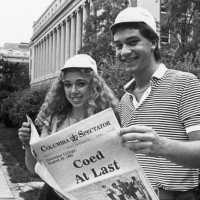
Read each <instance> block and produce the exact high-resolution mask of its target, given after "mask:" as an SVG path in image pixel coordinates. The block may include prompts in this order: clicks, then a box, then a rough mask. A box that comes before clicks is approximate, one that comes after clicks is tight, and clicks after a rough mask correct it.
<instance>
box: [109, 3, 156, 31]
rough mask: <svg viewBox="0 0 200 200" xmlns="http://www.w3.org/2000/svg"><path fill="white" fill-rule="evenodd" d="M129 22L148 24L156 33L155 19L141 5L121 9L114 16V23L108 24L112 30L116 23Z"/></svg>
mask: <svg viewBox="0 0 200 200" xmlns="http://www.w3.org/2000/svg"><path fill="white" fill-rule="evenodd" d="M130 22H144V23H145V24H147V25H148V26H150V27H151V28H152V29H153V31H154V32H155V33H156V34H158V33H157V31H156V21H155V19H154V17H153V15H152V14H151V13H150V12H149V11H148V10H146V9H145V8H142V7H128V8H125V9H124V10H122V11H121V12H120V13H119V14H118V15H117V17H116V18H115V22H114V24H113V25H111V26H110V30H111V31H112V32H113V30H114V28H115V27H116V26H117V25H118V24H123V23H130Z"/></svg>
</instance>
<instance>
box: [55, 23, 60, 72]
mask: <svg viewBox="0 0 200 200" xmlns="http://www.w3.org/2000/svg"><path fill="white" fill-rule="evenodd" d="M56 29H57V44H56V71H57V70H59V68H60V25H58V26H57V27H56Z"/></svg>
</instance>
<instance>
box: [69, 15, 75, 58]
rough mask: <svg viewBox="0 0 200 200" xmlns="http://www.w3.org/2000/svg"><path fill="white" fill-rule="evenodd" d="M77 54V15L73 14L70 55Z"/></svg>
mask: <svg viewBox="0 0 200 200" xmlns="http://www.w3.org/2000/svg"><path fill="white" fill-rule="evenodd" d="M75 54H76V16H75V14H74V13H73V14H72V15H71V38H70V57H72V56H73V55H75Z"/></svg>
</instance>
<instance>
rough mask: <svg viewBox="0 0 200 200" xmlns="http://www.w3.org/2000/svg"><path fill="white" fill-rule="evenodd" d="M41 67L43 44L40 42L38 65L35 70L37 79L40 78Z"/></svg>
mask: <svg viewBox="0 0 200 200" xmlns="http://www.w3.org/2000/svg"><path fill="white" fill-rule="evenodd" d="M40 66H41V42H38V63H37V66H36V68H35V78H37V77H38V73H39V69H40Z"/></svg>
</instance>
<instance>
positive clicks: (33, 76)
mask: <svg viewBox="0 0 200 200" xmlns="http://www.w3.org/2000/svg"><path fill="white" fill-rule="evenodd" d="M33 49H34V54H33V55H32V58H33V62H32V64H31V65H30V72H29V75H31V81H33V80H34V78H35V66H36V65H37V44H36V45H35V46H33Z"/></svg>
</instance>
